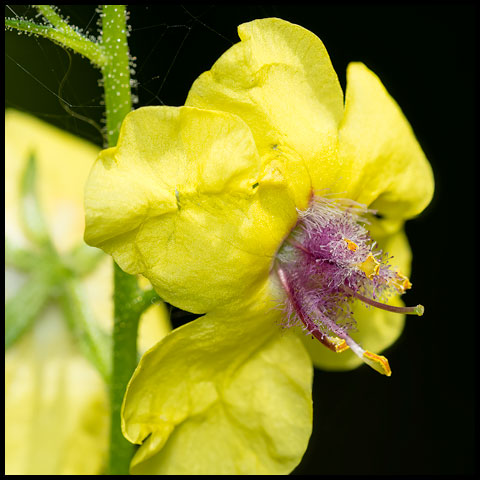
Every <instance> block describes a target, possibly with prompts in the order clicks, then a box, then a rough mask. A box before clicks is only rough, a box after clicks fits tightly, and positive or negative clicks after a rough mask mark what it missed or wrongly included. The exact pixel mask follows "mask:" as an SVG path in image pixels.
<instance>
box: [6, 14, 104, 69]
mask: <svg viewBox="0 0 480 480" xmlns="http://www.w3.org/2000/svg"><path fill="white" fill-rule="evenodd" d="M5 27H6V28H7V29H11V30H18V31H21V32H26V33H29V34H33V35H38V36H39V37H44V38H48V39H49V40H51V41H52V42H54V43H57V44H58V45H61V46H62V47H66V48H70V49H72V50H73V51H74V52H77V53H79V54H80V55H83V56H84V57H86V58H88V59H89V60H90V61H91V62H92V63H93V64H94V65H95V66H97V67H99V68H102V67H103V65H105V63H106V57H105V55H104V53H103V51H102V49H101V47H100V45H98V44H96V43H94V42H92V41H91V40H89V39H88V38H85V37H83V36H82V35H80V34H78V33H77V32H75V34H74V35H72V34H70V32H69V31H66V30H65V29H62V30H58V29H57V28H55V27H52V26H50V25H38V24H36V23H35V22H31V21H29V20H24V19H17V18H6V19H5Z"/></svg>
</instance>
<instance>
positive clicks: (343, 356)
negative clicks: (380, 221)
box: [298, 231, 418, 370]
mask: <svg viewBox="0 0 480 480" xmlns="http://www.w3.org/2000/svg"><path fill="white" fill-rule="evenodd" d="M378 243H379V245H380V248H382V249H384V251H387V252H388V253H389V254H390V255H393V257H394V258H393V259H392V260H391V262H390V263H391V264H392V265H393V266H395V267H398V268H399V269H400V271H401V272H402V273H404V274H405V275H409V273H410V262H411V251H410V247H409V245H408V240H407V237H406V235H405V233H404V232H403V231H400V232H397V233H396V234H394V235H391V236H388V237H386V238H384V239H381V238H379V242H378ZM388 303H389V304H390V305H396V306H403V302H402V301H401V300H400V298H399V297H395V298H392V299H390V300H389V301H388ZM353 312H354V317H355V319H356V321H357V328H358V332H354V333H352V338H353V339H354V340H355V341H357V342H358V343H359V344H360V345H361V346H362V347H363V348H364V349H366V350H369V351H371V352H376V353H380V352H381V351H383V350H385V349H386V348H388V347H389V346H390V345H392V344H393V343H394V342H395V341H396V340H397V338H398V337H399V336H400V334H401V333H402V330H403V326H404V324H405V316H404V315H399V314H398V313H392V312H387V311H385V310H379V309H378V308H372V307H366V306H364V305H363V304H362V303H361V302H360V301H356V302H355V303H354V304H353ZM410 321H412V322H415V321H418V320H417V319H416V318H415V317H414V318H411V319H410ZM298 334H299V335H300V337H301V338H302V340H303V342H304V345H305V346H306V347H307V350H308V352H309V353H310V355H311V357H312V360H313V363H314V365H315V367H318V368H321V369H323V370H350V369H352V368H356V367H358V366H360V365H362V359H360V358H359V357H358V356H356V355H355V354H354V353H353V352H351V351H349V350H346V351H344V352H342V353H335V352H332V351H330V350H328V349H327V348H325V347H324V346H323V345H321V344H320V342H318V340H312V339H311V338H310V337H309V336H307V335H305V333H304V332H301V331H300V332H298ZM394 368H395V367H394Z"/></svg>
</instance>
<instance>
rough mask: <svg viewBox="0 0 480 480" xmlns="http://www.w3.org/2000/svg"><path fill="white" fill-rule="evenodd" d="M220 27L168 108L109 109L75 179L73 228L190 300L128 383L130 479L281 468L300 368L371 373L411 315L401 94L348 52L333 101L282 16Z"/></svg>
mask: <svg viewBox="0 0 480 480" xmlns="http://www.w3.org/2000/svg"><path fill="white" fill-rule="evenodd" d="M238 31H239V36H240V39H241V42H239V43H237V44H236V45H234V46H233V47H232V48H230V49H229V50H228V51H227V52H225V54H223V55H222V56H221V57H220V59H219V60H218V61H217V62H216V63H215V64H214V66H213V67H212V69H211V70H210V71H208V72H205V73H204V74H202V75H201V76H200V77H199V78H198V79H197V80H196V81H195V82H194V84H193V86H192V88H191V90H190V92H189V94H188V98H187V100H186V104H185V106H183V107H178V108H177V107H145V108H140V109H138V110H136V111H134V112H132V113H130V114H129V115H128V116H127V117H126V119H125V121H124V123H123V125H122V129H121V133H120V137H119V141H118V144H117V146H116V147H114V148H110V149H107V150H104V151H103V152H102V153H101V154H100V156H99V158H98V160H97V162H96V163H95V165H94V167H93V169H92V171H91V174H90V177H89V181H88V184H87V189H86V219H87V220H86V232H85V238H86V241H87V242H88V243H90V244H92V245H95V246H98V247H100V248H102V249H104V250H105V251H106V252H107V253H110V254H111V255H112V256H113V257H114V259H115V261H116V262H117V263H118V264H119V265H120V266H121V267H122V268H123V269H124V270H125V271H127V272H129V273H132V274H133V273H141V274H142V275H145V276H146V277H147V278H148V279H149V280H150V281H151V282H152V284H153V285H154V287H155V289H156V290H157V292H158V293H159V295H160V296H161V297H162V298H163V299H164V300H166V301H168V302H169V303H171V304H173V305H175V306H177V307H179V308H182V309H184V310H188V311H190V312H194V313H199V314H204V315H203V316H202V317H200V318H198V319H197V320H195V321H193V322H191V323H188V324H186V325H184V326H182V327H180V328H178V329H176V330H174V331H173V332H172V333H171V334H169V335H168V336H167V337H165V338H164V339H163V340H162V341H161V342H159V343H158V344H157V345H156V346H155V347H153V348H152V349H151V350H149V351H148V352H147V353H146V354H145V355H144V356H143V357H142V359H141V361H140V364H139V366H138V368H137V370H136V371H135V373H134V375H133V377H132V379H131V381H130V384H129V387H128V389H127V393H126V396H125V399H124V405H123V412H122V418H123V420H122V421H123V431H124V435H125V436H126V438H127V439H129V440H130V441H131V442H134V443H139V444H141V446H140V448H139V449H138V451H137V452H136V454H135V457H134V459H133V461H132V464H131V471H132V473H134V474H154V473H157V474H182V473H184V474H264V473H273V474H275V473H276V474H280V473H288V472H290V471H291V470H292V469H293V468H294V467H295V466H296V465H297V464H298V462H299V461H300V459H301V457H302V455H303V453H304V451H305V449H306V446H307V443H308V438H309V436H310V433H311V422H312V405H311V378H312V364H313V365H315V366H317V367H320V368H327V369H337V370H340V369H348V368H353V367H356V366H358V365H359V364H361V363H362V362H364V363H367V364H369V365H370V366H371V367H373V368H374V369H375V370H377V371H379V372H380V373H383V374H386V375H389V374H390V367H389V365H388V362H387V360H386V359H385V358H384V357H383V356H381V355H379V352H381V350H383V349H384V348H386V347H387V346H389V345H390V344H391V343H393V342H394V341H395V339H396V338H397V337H398V335H399V334H400V332H401V330H402V327H403V321H404V315H403V314H404V313H413V314H421V313H422V307H421V306H416V307H403V306H402V303H401V300H400V299H399V295H400V294H401V293H403V292H404V291H405V290H406V289H407V288H409V287H410V286H411V284H410V282H409V280H408V275H409V273H410V272H409V266H410V250H409V246H408V242H407V239H406V237H405V234H404V232H403V224H404V222H405V220H406V219H408V218H411V217H414V216H416V215H417V214H419V213H420V212H421V211H422V210H423V209H424V208H425V207H426V205H427V204H428V203H429V201H430V199H431V197H432V193H433V176H432V172H431V169H430V166H429V164H428V162H427V160H426V158H425V156H424V154H423V152H422V150H421V148H420V146H419V144H418V142H417V140H416V139H415V136H414V134H413V132H412V129H411V127H410V126H409V124H408V122H407V121H406V119H405V118H404V116H403V114H402V112H401V110H400V108H399V107H398V106H397V104H396V103H395V102H394V101H393V99H392V98H391V97H390V96H389V95H388V93H387V92H386V90H385V88H384V87H383V85H382V84H381V82H380V80H379V79H378V78H377V77H376V76H375V75H374V74H373V73H372V72H371V71H370V70H369V69H368V68H367V67H365V66H364V65H363V64H361V63H353V64H350V65H349V67H348V70H347V90H346V94H345V102H344V97H343V93H342V90H341V87H340V85H339V82H338V79H337V76H336V74H335V72H334V70H333V67H332V65H331V62H330V59H329V57H328V54H327V52H326V50H325V47H324V46H323V44H322V42H321V41H320V40H319V39H318V38H317V37H316V36H315V35H314V34H313V33H311V32H309V31H307V30H305V29H304V28H302V27H300V26H298V25H293V24H291V23H289V22H286V21H283V20H280V19H275V18H269V19H262V20H255V21H252V22H249V23H246V24H243V25H240V26H239V28H238ZM378 214H380V215H378ZM290 327H291V328H290ZM326 347H327V348H326Z"/></svg>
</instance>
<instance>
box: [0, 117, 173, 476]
mask: <svg viewBox="0 0 480 480" xmlns="http://www.w3.org/2000/svg"><path fill="white" fill-rule="evenodd" d="M98 151H99V149H98V147H96V146H94V145H92V144H90V143H88V142H86V141H85V140H82V139H80V138H76V137H75V136H73V135H71V134H68V133H66V132H63V131H61V130H59V129H57V128H55V127H53V126H51V125H48V124H47V123H45V122H42V121H41V120H39V119H37V118H34V117H32V116H30V115H27V114H24V113H21V112H18V111H15V110H7V111H6V113H5V235H6V240H8V244H9V248H11V249H12V250H15V251H17V257H18V256H19V255H21V254H22V253H25V252H27V253H29V254H30V255H35V256H36V258H40V257H41V256H40V253H41V252H39V248H38V246H37V245H34V244H33V242H32V241H31V240H30V239H29V237H28V235H26V234H25V230H24V228H23V224H22V221H21V215H19V210H20V209H19V205H20V203H21V195H20V184H21V178H22V172H23V171H24V170H25V166H26V164H27V160H28V158H29V156H30V155H31V154H32V153H33V154H34V155H35V158H36V170H37V174H36V190H37V192H38V197H39V203H40V207H41V209H42V213H43V215H44V217H45V221H46V223H47V224H48V228H49V234H50V237H51V240H52V243H53V245H54V247H53V248H54V249H55V251H56V252H57V253H58V254H59V255H64V256H65V258H66V256H67V255H68V254H69V253H70V252H71V251H77V252H78V248H79V247H80V248H84V249H88V250H89V251H91V250H93V249H90V248H89V247H87V246H86V245H84V244H83V239H82V236H83V230H84V211H83V189H84V184H85V181H86V179H87V176H88V172H89V170H90V167H91V165H92V163H93V162H94V160H95V158H96V156H97V154H98ZM18 251H20V252H22V253H20V254H19V253H18ZM99 253H102V252H99ZM6 257H9V255H7V249H6ZM83 258H85V257H83ZM96 258H97V259H98V261H97V262H96V263H95V265H94V268H91V270H90V271H89V272H88V274H85V275H84V276H83V277H82V278H78V283H79V284H80V287H81V288H80V292H81V293H82V296H83V301H84V306H83V307H82V308H84V309H85V310H91V312H92V315H93V317H94V318H95V320H96V321H98V323H99V324H100V325H101V326H102V327H104V329H105V331H108V330H109V329H111V319H112V315H113V302H112V299H111V297H112V290H113V268H112V261H111V258H109V257H108V256H107V255H104V254H102V255H101V256H98V252H97V257H96ZM6 260H7V262H8V258H7V259H6ZM27 260H28V259H27ZM13 263H14V264H16V263H17V262H13ZM21 263H22V268H17V267H18V266H17V265H12V264H10V263H9V264H8V266H6V268H5V296H6V300H7V301H8V300H10V299H12V298H13V297H17V296H18V295H20V297H18V300H19V302H20V303H21V304H25V303H27V302H32V303H33V301H32V297H34V296H35V295H34V294H32V293H31V292H28V291H26V292H25V291H24V290H23V289H24V288H25V287H26V286H30V287H31V288H32V289H35V288H37V286H36V285H35V283H32V282H31V280H32V279H33V280H36V281H37V282H40V281H41V279H42V278H45V277H39V273H40V269H41V268H44V265H41V264H40V263H41V262H38V261H37V262H33V263H32V262H31V260H29V261H28V262H26V261H23V262H21ZM27 263H28V265H27ZM30 263H32V265H30ZM83 267H84V265H82V268H83ZM44 274H45V275H48V272H44ZM38 288H43V286H40V287H38ZM57 288H58V285H51V286H50V287H49V291H48V292H47V293H48V294H49V295H51V298H49V301H48V303H47V302H46V304H45V306H44V308H39V309H38V311H37V312H33V313H34V317H35V318H34V319H33V324H32V325H31V326H30V328H29V329H28V330H27V331H25V332H24V333H23V334H22V336H21V337H20V338H18V340H17V341H16V342H15V343H13V344H12V345H11V346H9V348H8V349H6V351H5V472H6V474H7V475H100V474H101V473H102V472H103V471H104V468H105V465H106V460H107V453H108V441H109V439H108V437H109V422H110V411H109V410H110V409H109V402H108V387H107V384H106V383H105V381H104V379H103V378H102V376H101V375H100V373H99V372H98V371H97V369H96V368H95V367H94V366H93V365H92V363H90V362H89V361H88V360H87V359H86V358H85V356H84V355H83V353H82V350H81V348H79V342H78V338H75V336H74V335H73V334H72V331H71V329H70V328H68V326H67V323H68V322H67V321H66V319H65V314H64V312H63V310H62V309H61V308H60V302H59V300H58V298H56V296H58V292H55V290H56V289H57ZM22 292H23V297H24V298H22ZM18 308H20V307H18ZM31 308H32V307H31V306H29V305H26V306H25V313H24V312H23V311H19V312H18V316H22V315H27V314H31V311H30V309H31ZM167 332H168V314H167V312H166V308H165V306H164V305H156V306H154V307H152V308H150V309H149V310H148V311H147V312H146V313H145V314H144V315H143V317H142V321H141V331H140V342H139V343H140V350H142V351H145V350H146V349H147V348H149V347H150V346H151V345H153V344H154V343H155V342H156V341H158V340H159V339H160V338H162V336H164V335H166V333H167Z"/></svg>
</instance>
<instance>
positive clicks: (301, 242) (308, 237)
mask: <svg viewBox="0 0 480 480" xmlns="http://www.w3.org/2000/svg"><path fill="white" fill-rule="evenodd" d="M368 213H372V211H371V210H368V209H367V207H365V206H364V205H361V204H358V203H357V202H354V201H350V200H345V199H340V200H339V199H336V200H333V199H329V198H324V197H312V201H311V203H310V206H309V208H308V209H307V210H305V211H299V212H298V214H299V217H298V222H297V225H296V227H295V228H294V230H293V231H292V233H291V234H290V236H289V237H288V238H287V239H286V241H285V242H284V244H283V246H282V248H281V249H280V250H279V252H278V253H277V255H276V259H275V265H274V270H275V273H276V275H277V278H278V280H279V283H280V285H281V287H282V289H283V291H284V297H285V301H284V306H285V316H286V322H285V323H286V325H287V326H301V327H302V328H303V330H305V331H306V333H307V334H309V335H311V336H312V337H315V338H316V339H317V340H319V341H320V342H321V343H322V344H323V345H324V346H325V347H326V348H329V349H330V350H332V351H333V352H336V353H342V352H344V351H346V350H348V349H350V350H351V351H352V352H353V353H354V354H355V355H357V356H358V357H359V358H361V360H362V361H363V362H364V363H365V364H367V365H369V366H370V367H372V368H373V369H374V370H376V371H378V372H380V373H382V374H384V375H387V376H390V375H391V369H390V366H389V364H388V360H387V359H386V358H385V357H384V356H382V355H377V354H375V353H372V352H370V351H368V350H365V349H364V348H362V347H361V346H360V345H359V344H358V343H357V342H355V341H354V340H353V338H352V337H351V335H350V334H351V332H354V331H356V321H355V318H354V316H353V311H352V304H353V303H354V302H358V301H360V302H361V303H363V304H365V305H368V306H370V307H373V308H378V309H381V310H386V311H389V312H395V313H399V314H410V315H423V311H424V308H423V306H422V305H417V306H414V307H397V306H393V305H389V304H388V303H383V302H381V301H380V300H385V301H387V300H388V298H389V297H391V296H393V295H398V294H402V293H404V292H405V291H406V290H407V289H409V288H411V286H412V284H411V283H410V281H409V279H408V278H407V277H406V276H405V275H403V274H402V273H401V272H399V271H398V270H395V269H394V268H392V266H391V265H390V264H389V262H388V261H389V257H388V255H387V254H386V253H384V252H382V251H381V250H379V249H378V248H376V242H374V241H373V240H372V238H371V237H370V234H369V232H368V230H367V228H366V226H365V225H366V224H368V221H367V219H366V217H367V214H368Z"/></svg>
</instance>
